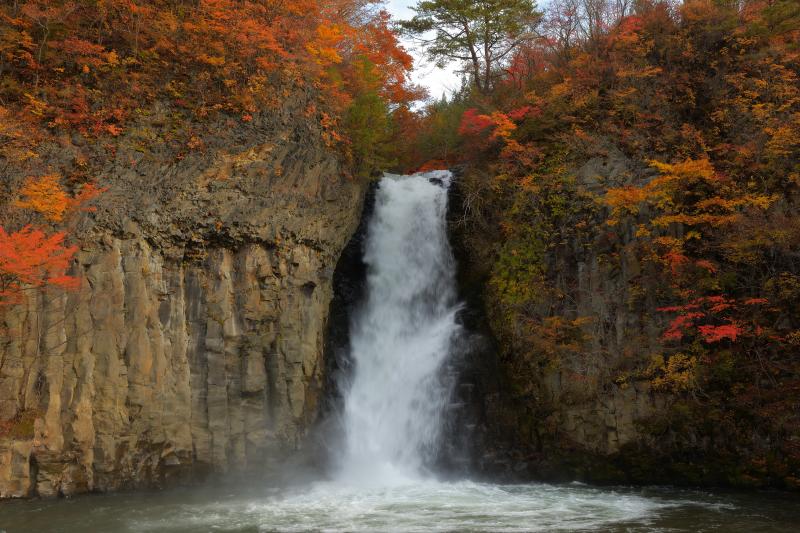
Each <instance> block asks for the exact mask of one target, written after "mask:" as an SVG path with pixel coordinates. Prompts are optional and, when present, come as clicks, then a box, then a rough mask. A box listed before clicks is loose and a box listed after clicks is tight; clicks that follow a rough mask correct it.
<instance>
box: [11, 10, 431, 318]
mask: <svg viewBox="0 0 800 533" xmlns="http://www.w3.org/2000/svg"><path fill="white" fill-rule="evenodd" d="M410 68H411V57H410V56H409V55H408V54H407V53H406V52H405V50H403V48H402V47H401V46H400V45H399V43H398V40H397V37H396V35H395V33H394V32H393V31H392V29H391V28H390V26H389V16H388V14H387V13H386V12H385V11H383V10H381V9H380V3H379V2H376V1H374V0H335V1H326V2H321V1H317V0H290V1H283V0H280V1H279V0H259V1H255V0H253V1H250V0H248V1H238V0H200V1H195V0H175V1H160V0H159V1H137V0H25V1H14V2H3V3H2V4H0V165H2V166H1V167H0V168H2V169H3V172H4V178H3V183H2V194H3V196H4V198H3V206H4V209H5V210H6V213H5V215H4V217H3V221H2V223H3V224H5V225H6V228H5V229H2V233H0V257H2V259H0V282H1V283H2V286H0V304H3V303H11V302H16V301H18V300H19V292H20V291H21V290H23V288H25V287H29V286H44V285H54V286H61V287H65V286H68V285H69V283H71V282H69V281H68V279H69V278H68V277H66V276H64V272H65V269H66V268H67V266H68V265H69V260H70V257H71V256H72V254H73V253H74V249H73V248H72V247H70V246H67V245H66V244H65V238H66V235H65V233H64V231H63V229H64V224H65V220H64V215H65V213H67V212H69V211H70V210H74V209H75V208H76V207H77V206H79V205H85V204H86V203H87V202H88V201H89V200H90V199H91V198H93V197H95V196H96V195H97V193H98V192H99V191H100V190H101V188H102V187H101V185H100V184H101V183H102V178H103V176H100V175H97V168H96V167H97V166H99V164H98V165H93V161H92V155H91V154H90V153H89V151H87V150H84V151H82V154H83V155H79V156H78V157H77V158H76V159H75V161H72V162H71V163H69V164H67V165H66V167H65V168H57V169H54V168H51V166H50V165H51V163H52V162H51V161H50V159H52V158H50V157H49V156H48V155H47V154H48V151H49V150H51V149H52V147H53V146H58V144H59V143H64V142H67V143H73V144H76V145H79V146H91V147H93V148H95V147H102V149H104V150H105V152H106V155H107V158H108V159H113V158H114V157H115V154H116V153H117V150H118V149H119V148H120V147H123V146H132V147H133V148H134V149H135V150H137V151H140V152H148V151H150V150H154V149H158V150H165V149H166V150H168V151H170V152H171V153H172V154H174V158H175V159H176V160H177V159H180V158H183V157H185V155H186V154H187V153H188V152H192V151H195V152H203V151H204V149H205V146H204V141H203V138H204V136H207V135H209V134H213V133H215V132H214V131H213V128H216V129H219V128H220V127H223V126H222V125H225V126H224V127H226V128H228V127H231V126H232V125H235V123H236V122H237V121H238V122H240V123H245V124H246V123H249V122H251V121H253V120H254V117H255V116H256V115H257V114H259V113H260V112H262V111H264V112H266V113H270V112H272V111H273V110H275V109H277V108H278V107H280V106H281V105H283V102H284V101H285V100H286V99H287V98H292V97H293V95H295V94H297V93H299V92H304V91H305V92H308V93H310V94H312V95H316V98H314V97H311V98H310V100H309V102H310V103H309V104H308V107H307V109H306V110H305V115H306V118H307V119H309V120H311V121H315V122H317V123H318V124H319V125H320V126H321V127H322V129H323V136H324V139H325V142H327V143H328V144H329V145H330V146H331V148H332V149H333V148H335V149H337V150H339V151H340V152H341V153H342V154H343V156H344V158H345V159H347V160H349V161H350V163H351V166H352V167H353V168H354V172H355V173H357V174H361V175H364V174H368V173H369V172H370V171H372V170H373V169H374V168H377V167H381V166H385V165H387V164H388V163H389V160H388V158H389V157H390V155H391V154H390V153H389V152H388V150H387V149H386V147H387V146H388V145H389V143H390V141H391V139H392V135H393V134H394V126H393V124H394V118H393V116H394V115H395V114H399V115H402V114H403V113H408V106H409V104H410V102H412V101H413V100H415V99H417V98H418V97H419V96H420V95H421V92H420V90H419V89H418V88H415V87H412V86H411V85H410V84H409V83H408V79H407V72H408V71H409V69H410ZM154 110H156V111H154ZM165 110H166V111H165ZM156 115H158V117H160V118H158V119H155V118H153V117H155V116H156ZM154 121H156V122H157V123H156V124H151V123H152V122H154ZM95 159H97V158H95ZM62 166H63V165H62ZM26 175H27V178H24V181H22V180H21V179H20V178H19V176H26ZM99 183H100V184H99ZM56 226H61V231H55V230H56V229H58V228H56Z"/></svg>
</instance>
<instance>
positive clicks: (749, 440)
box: [450, 145, 800, 490]
mask: <svg viewBox="0 0 800 533" xmlns="http://www.w3.org/2000/svg"><path fill="white" fill-rule="evenodd" d="M562 168H565V169H566V170H565V171H564V176H566V178H561V177H559V178H558V179H559V182H558V184H559V185H558V187H554V188H552V189H548V187H547V185H543V186H542V187H541V188H540V189H539V190H537V191H536V193H535V194H532V195H531V198H533V200H530V199H528V202H530V203H528V204H524V203H523V202H522V201H521V200H519V198H516V199H514V201H513V202H510V201H509V200H508V197H504V196H503V194H502V193H498V192H497V191H498V190H499V189H500V187H493V186H492V184H493V180H497V179H498V178H497V177H495V176H492V174H491V172H490V171H489V172H487V171H486V170H485V169H483V168H480V167H477V166H471V167H466V168H465V169H463V171H462V172H461V177H460V179H459V180H457V181H456V188H455V190H454V194H453V198H452V207H451V215H450V218H451V222H450V224H451V235H452V239H453V241H454V249H455V251H456V255H457V258H458V261H459V266H460V284H461V287H462V293H463V294H464V296H465V298H466V300H467V303H468V310H469V313H468V315H467V318H468V320H469V325H470V327H471V328H472V329H473V330H475V331H479V332H480V333H481V334H482V335H483V338H484V341H483V342H484V345H483V346H481V347H479V349H477V350H476V351H475V353H473V354H471V355H470V358H469V360H468V361H467V364H466V366H465V368H464V369H463V371H462V376H461V380H462V382H463V383H464V384H466V385H467V386H468V387H469V391H470V393H469V394H468V396H465V398H466V401H467V402H468V403H469V405H470V409H471V411H472V415H471V416H472V418H473V419H474V422H475V423H477V429H476V430H475V431H474V439H475V442H474V443H473V446H472V447H473V450H475V452H476V453H475V456H474V459H473V461H474V463H475V464H474V467H475V468H477V470H478V471H480V472H483V473H484V474H485V475H488V476H490V477H496V476H500V477H502V478H506V479H515V480H527V479H546V480H558V481H571V480H576V479H577V480H583V481H590V482H594V483H614V484H617V483H637V484H652V483H656V484H686V485H727V486H737V487H748V488H753V487H767V486H772V487H780V488H786V489H795V490H796V489H797V487H798V486H800V485H799V484H798V482H797V480H798V477H797V472H798V463H797V461H796V458H795V455H793V454H792V453H791V450H792V449H793V446H794V444H793V443H794V442H796V437H794V433H793V428H794V427H795V426H794V420H795V419H796V416H795V412H796V411H795V410H794V409H793V408H792V405H793V404H794V402H795V400H794V398H793V397H792V396H791V395H790V394H788V395H784V393H782V394H781V396H780V397H778V396H777V394H776V393H777V391H778V390H780V386H782V385H783V383H782V382H781V381H780V380H782V379H786V380H789V379H791V378H792V375H791V374H789V373H787V376H786V377H785V378H784V377H783V376H782V375H779V374H777V373H776V374H775V378H773V379H774V381H770V380H766V379H762V380H759V381H756V384H757V386H758V387H759V389H758V390H759V393H760V394H761V395H762V396H761V397H758V396H755V394H754V393H753V392H752V388H748V387H750V384H749V382H747V380H748V379H750V377H749V375H748V374H745V373H744V372H736V371H735V370H734V368H735V366H734V363H733V361H734V360H735V359H734V357H735V356H734V355H732V350H730V349H728V348H726V347H724V346H712V347H711V348H706V349H703V348H700V347H698V344H699V343H695V345H694V346H691V347H684V348H683V349H681V350H676V349H675V348H674V347H671V346H670V345H669V343H668V342H666V341H665V338H664V335H663V333H664V331H665V330H667V328H668V327H669V322H670V319H671V318H672V317H671V316H670V315H669V313H665V312H663V311H662V310H661V306H664V305H667V304H665V303H664V300H662V298H663V294H664V293H665V287H667V285H666V283H667V282H668V280H664V278H663V277H659V276H658V275H657V270H656V267H654V265H653V263H652V261H650V262H648V261H643V260H642V259H641V255H640V250H641V247H642V240H641V238H640V237H639V236H638V235H637V225H636V223H635V221H631V220H628V221H621V222H620V223H619V224H617V225H615V226H614V227H610V226H609V225H607V224H605V220H606V218H607V217H608V213H607V212H606V211H604V210H603V209H602V208H600V207H598V204H597V202H595V201H593V198H594V197H596V195H597V194H598V193H599V194H602V193H603V191H604V188H606V187H609V186H614V185H617V186H619V184H624V183H630V181H631V180H634V182H642V181H646V180H648V179H651V178H652V176H653V171H652V169H650V168H648V167H647V166H646V165H644V164H642V163H640V162H637V161H635V160H634V159H632V158H629V157H626V156H625V155H624V154H622V153H621V152H620V151H619V150H616V149H615V148H614V147H613V145H610V146H608V147H607V149H606V150H605V152H604V153H603V154H601V155H598V156H596V157H593V158H573V159H571V160H569V161H568V162H567V164H566V165H563V167H562ZM495 183H496V181H495ZM565 183H566V184H568V185H567V186H565V185H564V184H565ZM553 191H556V192H555V193H554V192H553ZM554 194H557V195H558V196H554ZM564 197H566V198H567V200H566V203H567V204H568V205H569V206H570V208H569V209H567V210H564V209H563V208H562V206H563V204H562V203H560V201H559V198H564ZM526 199H527V198H526ZM515 202H516V203H515ZM537 203H538V205H539V206H541V208H539V207H537V208H534V207H532V206H534V205H536V204H537ZM504 210H506V211H504ZM509 213H511V214H509ZM514 216H519V217H520V219H519V220H522V221H524V222H518V223H520V224H525V227H526V233H525V234H524V236H523V237H522V238H517V237H513V238H509V237H508V236H506V235H503V233H502V231H501V230H499V229H498V228H499V226H500V225H501V223H502V222H505V223H508V220H509V219H510V220H516V219H514V218H512V217H514ZM643 216H649V213H646V212H644V213H643ZM501 221H502V222H501ZM673 231H680V228H678V229H676V230H673ZM497 243H500V244H499V245H498V244H497ZM515 283H519V284H520V285H515ZM515 298H518V299H517V300H515ZM517 301H519V302H522V303H521V304H519V305H517V304H516V302H517ZM509 302H510V303H509ZM787 311H788V309H787ZM788 312H789V313H790V311H788ZM790 316H791V315H790V314H785V315H784V318H780V319H779V320H784V321H789V320H791V319H790V318H789V317H790ZM787 323H788V322H787ZM787 355H788V354H787ZM704 365H705V366H704ZM706 366H707V367H706ZM772 391H775V392H772ZM754 396H755V398H756V399H753V398H754ZM787 450H788V451H787Z"/></svg>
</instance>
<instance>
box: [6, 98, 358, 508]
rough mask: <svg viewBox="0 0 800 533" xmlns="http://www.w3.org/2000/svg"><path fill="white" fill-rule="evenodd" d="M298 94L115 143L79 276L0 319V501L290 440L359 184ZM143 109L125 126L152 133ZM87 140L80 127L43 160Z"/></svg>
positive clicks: (199, 465)
mask: <svg viewBox="0 0 800 533" xmlns="http://www.w3.org/2000/svg"><path fill="white" fill-rule="evenodd" d="M308 105H309V102H308V101H307V98H303V95H299V96H298V95H295V96H294V97H292V98H288V99H286V100H285V101H284V102H283V103H282V104H281V107H280V108H278V109H274V110H270V111H265V112H263V113H261V114H260V115H258V116H255V117H254V118H253V120H252V122H249V123H247V124H242V123H241V122H237V123H236V124H234V125H230V124H226V123H224V122H222V123H220V124H217V125H215V127H214V128H209V131H216V132H218V133H216V134H210V133H209V134H206V135H204V136H203V137H202V143H203V149H202V150H195V151H191V152H190V153H189V154H188V155H187V154H183V155H182V156H181V157H177V158H176V157H174V155H175V154H169V153H166V152H165V153H160V152H159V151H158V148H157V147H155V148H154V149H153V151H144V150H142V149H141V148H139V147H137V146H135V143H129V144H127V145H126V143H125V140H123V141H122V142H121V143H120V146H119V148H118V149H117V150H116V152H115V155H114V157H112V158H110V159H106V160H105V161H104V162H102V163H101V168H102V174H101V175H102V176H103V177H104V179H103V180H102V181H103V184H104V185H108V186H109V190H108V191H106V192H105V193H104V194H103V195H102V197H101V198H100V199H99V201H98V209H97V211H96V212H92V213H86V214H84V215H82V216H81V218H80V220H78V221H77V222H76V223H75V225H74V226H75V227H74V228H73V234H74V235H75V236H76V240H77V241H78V242H79V244H80V251H79V252H78V254H77V256H76V257H77V260H76V262H75V264H74V266H73V267H72V270H71V272H70V274H71V275H74V276H76V277H78V278H79V280H80V287H79V289H78V290H76V291H74V292H68V293H64V294H61V293H58V294H57V293H53V292H51V293H40V294H32V295H30V297H29V298H28V299H27V302H26V303H25V305H23V306H20V307H18V308H14V309H12V310H10V311H9V312H7V313H5V316H4V317H3V323H2V324H1V326H2V331H3V335H2V338H1V339H0V420H4V421H10V422H9V423H7V424H6V426H5V429H4V431H3V432H2V433H0V497H24V496H32V495H41V496H50V495H57V494H64V495H69V494H75V493H80V492H86V491H107V490H115V489H122V488H138V487H150V486H160V485H162V484H164V483H167V482H170V481H171V480H177V479H183V478H187V477H194V476H197V475H201V474H204V473H208V472H242V471H245V470H250V471H252V470H253V468H254V467H260V466H264V465H265V463H269V462H270V461H274V460H278V459H279V458H280V457H281V454H283V453H285V452H288V451H292V450H295V449H297V448H298V447H299V446H300V445H301V440H302V437H303V436H304V434H305V433H306V430H307V429H308V427H309V425H310V422H311V421H312V420H313V418H314V416H315V414H316V407H317V404H318V402H319V399H320V398H319V393H320V390H321V388H322V385H323V366H324V365H323V361H322V352H323V341H324V339H323V337H324V332H325V327H326V320H327V314H328V307H329V303H330V300H331V298H332V290H331V283H332V274H333V270H334V267H335V265H336V262H337V260H338V258H339V254H340V252H341V250H342V249H343V247H344V246H345V244H346V242H347V240H348V239H349V237H350V235H351V234H352V233H353V231H354V230H355V228H356V226H357V225H358V220H359V217H360V214H361V206H362V199H363V193H364V189H365V186H364V184H363V183H359V182H357V181H355V180H354V179H352V178H350V177H349V176H348V174H347V171H346V169H344V168H343V167H342V165H341V164H340V162H339V159H337V157H336V155H335V154H334V153H333V151H332V150H331V149H329V147H328V145H327V144H326V143H325V141H324V138H323V134H324V132H323V130H322V128H321V126H320V125H319V121H318V120H314V118H315V117H309V116H308V113H307V112H305V110H306V109H308ZM157 115H158V113H156V114H155V118H154V120H153V122H152V123H149V124H145V125H140V128H139V129H138V131H141V130H143V129H147V128H156V129H157V128H159V127H164V125H163V123H159V122H158V120H157V118H158V116H157ZM79 150H83V151H86V150H90V151H93V152H94V157H95V159H96V160H101V161H102V160H103V157H104V155H103V153H101V152H102V150H103V149H102V147H100V146H88V147H87V146H85V145H84V144H83V143H82V140H81V139H80V138H78V137H73V138H72V139H69V138H66V139H63V141H62V142H61V144H59V145H57V146H53V147H52V149H51V153H50V158H49V161H47V163H48V165H52V166H54V167H58V166H59V165H62V164H63V165H66V164H67V162H68V161H71V160H72V159H73V158H74V157H75V154H76V153H77V152H78V151H79Z"/></svg>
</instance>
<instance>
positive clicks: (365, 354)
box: [339, 171, 460, 483]
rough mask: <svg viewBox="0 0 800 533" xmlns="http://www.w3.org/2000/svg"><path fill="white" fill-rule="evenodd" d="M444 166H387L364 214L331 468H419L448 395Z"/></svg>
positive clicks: (383, 477)
mask: <svg viewBox="0 0 800 533" xmlns="http://www.w3.org/2000/svg"><path fill="white" fill-rule="evenodd" d="M450 180H451V174H450V172H448V171H435V172H428V173H425V174H415V175H412V176H396V175H389V174H387V175H385V176H384V177H383V179H382V180H381V181H380V183H379V185H378V188H377V191H376V199H375V209H374V212H373V214H372V218H371V219H370V221H369V226H368V233H367V240H366V245H365V250H364V262H365V263H366V265H367V281H366V284H367V287H366V296H365V301H364V302H362V304H361V306H360V307H359V308H358V309H357V311H356V313H355V314H354V318H353V320H352V323H351V327H350V329H351V337H350V339H351V343H350V346H351V351H350V358H351V360H352V363H353V365H354V369H353V372H352V373H351V375H350V376H349V378H348V382H347V383H344V384H341V387H342V389H343V390H344V409H343V413H342V416H343V426H344V431H345V450H344V454H343V456H342V460H341V464H340V470H339V475H340V477H341V478H347V479H349V480H358V481H361V482H374V483H391V482H393V481H403V480H409V479H416V478H419V477H420V476H422V475H423V474H424V472H425V470H426V466H427V465H428V464H429V463H430V460H431V459H432V457H433V456H434V455H435V453H436V451H437V449H438V444H439V439H440V433H441V426H442V424H441V417H442V413H443V409H444V407H445V405H446V403H447V401H448V398H449V387H448V384H447V380H446V379H444V377H443V372H442V370H443V363H444V362H445V360H446V359H447V356H448V354H449V352H450V347H451V342H452V340H453V339H454V338H455V336H456V335H458V334H459V330H460V328H459V326H458V325H457V324H456V320H455V316H456V313H457V311H458V303H457V299H456V288H455V278H454V272H455V268H454V260H453V255H452V252H451V250H450V245H449V242H448V239H447V227H446V219H445V217H446V214H447V188H448V186H449V184H450Z"/></svg>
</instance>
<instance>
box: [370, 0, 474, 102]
mask: <svg viewBox="0 0 800 533" xmlns="http://www.w3.org/2000/svg"><path fill="white" fill-rule="evenodd" d="M416 3H417V2H416V0H389V1H388V2H386V9H387V10H388V11H389V13H391V14H392V18H394V19H397V20H402V19H410V18H411V17H413V16H414V12H413V11H411V9H409V6H413V5H415V4H416ZM403 44H404V45H405V47H406V49H407V50H408V51H409V52H410V53H411V55H413V56H414V72H413V73H412V75H411V80H412V81H413V82H414V83H417V84H419V85H422V86H423V87H426V88H427V89H428V92H430V95H431V97H433V98H437V99H438V98H439V97H441V96H442V93H451V92H453V91H455V90H456V89H458V88H459V87H460V86H461V79H460V77H459V76H458V75H457V74H455V72H454V71H455V69H456V68H457V67H458V65H449V66H448V67H447V68H445V69H440V68H437V67H436V65H434V64H432V63H430V62H427V61H425V60H424V57H423V55H424V54H422V52H421V50H418V49H415V48H414V46H413V45H412V44H411V43H410V42H409V41H408V40H405V39H403Z"/></svg>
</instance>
